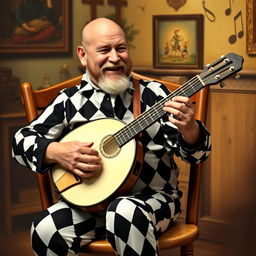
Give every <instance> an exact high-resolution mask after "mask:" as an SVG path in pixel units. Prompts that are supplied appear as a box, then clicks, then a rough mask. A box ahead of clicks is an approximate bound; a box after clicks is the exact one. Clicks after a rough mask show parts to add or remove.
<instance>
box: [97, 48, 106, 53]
mask: <svg viewBox="0 0 256 256" xmlns="http://www.w3.org/2000/svg"><path fill="white" fill-rule="evenodd" d="M98 51H99V52H102V53H104V52H108V49H107V48H102V49H99V50H98Z"/></svg>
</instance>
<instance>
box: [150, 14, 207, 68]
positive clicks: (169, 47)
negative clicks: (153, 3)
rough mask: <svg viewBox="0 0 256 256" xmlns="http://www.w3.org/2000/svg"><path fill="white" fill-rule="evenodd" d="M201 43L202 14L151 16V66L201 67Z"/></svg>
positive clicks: (202, 44) (202, 50) (202, 39)
mask: <svg viewBox="0 0 256 256" xmlns="http://www.w3.org/2000/svg"><path fill="white" fill-rule="evenodd" d="M203 47H204V19H203V15H201V14H196V15H155V16H153V66H154V68H173V69H201V68H203V53H204V49H203Z"/></svg>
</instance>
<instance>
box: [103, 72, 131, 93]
mask: <svg viewBox="0 0 256 256" xmlns="http://www.w3.org/2000/svg"><path fill="white" fill-rule="evenodd" d="M98 86H99V87H100V88H101V89H102V90H103V91H104V92H106V93H109V94H120V93H122V92H124V91H125V90H126V89H128V87H129V78H128V77H127V76H125V75H117V76H115V78H114V79H111V78H109V77H106V76H104V75H102V76H101V77H100V78H99V82H98Z"/></svg>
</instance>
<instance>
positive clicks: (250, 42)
mask: <svg viewBox="0 0 256 256" xmlns="http://www.w3.org/2000/svg"><path fill="white" fill-rule="evenodd" d="M246 4H247V6H246V10H247V14H246V28H247V33H246V35H247V38H246V48H247V54H249V55H256V1H255V0H247V3H246Z"/></svg>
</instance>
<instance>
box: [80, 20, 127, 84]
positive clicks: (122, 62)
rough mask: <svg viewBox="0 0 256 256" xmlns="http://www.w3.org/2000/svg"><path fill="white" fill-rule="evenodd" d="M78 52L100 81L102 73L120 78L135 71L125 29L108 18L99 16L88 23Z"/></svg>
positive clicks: (92, 78)
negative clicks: (132, 68)
mask: <svg viewBox="0 0 256 256" xmlns="http://www.w3.org/2000/svg"><path fill="white" fill-rule="evenodd" d="M77 55H78V57H79V58H80V61H81V64H82V65H83V66H84V67H85V68H86V71H87V72H88V73H89V75H90V77H91V80H92V81H93V82H94V84H96V85H98V82H99V79H100V77H101V78H102V77H104V78H107V79H108V80H111V81H117V80H119V79H120V78H121V77H123V76H126V77H128V76H129V74H130V72H131V65H132V64H131V63H132V62H131V59H130V55H129V47H128V42H127V40H126V37H125V34H124V31H123V30H122V28H121V27H120V26H119V25H118V24H116V23H115V22H114V21H112V20H110V19H107V18H98V19H95V20H93V21H91V22H90V23H88V24H87V25H86V26H85V27H84V29H83V33H82V45H80V46H78V47H77Z"/></svg>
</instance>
